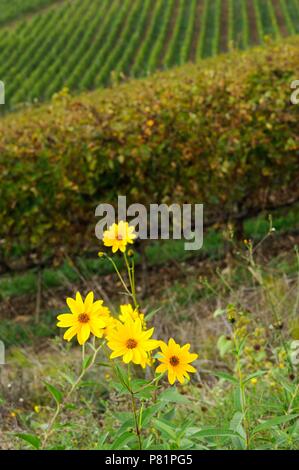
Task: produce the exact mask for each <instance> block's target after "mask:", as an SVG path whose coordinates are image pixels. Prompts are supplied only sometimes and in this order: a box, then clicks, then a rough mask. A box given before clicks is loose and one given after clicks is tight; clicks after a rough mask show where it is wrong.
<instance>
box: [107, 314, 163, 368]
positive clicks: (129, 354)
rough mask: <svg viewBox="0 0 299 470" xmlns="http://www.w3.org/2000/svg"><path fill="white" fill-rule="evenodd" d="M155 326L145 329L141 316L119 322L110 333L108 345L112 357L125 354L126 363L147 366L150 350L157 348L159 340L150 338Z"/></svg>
mask: <svg viewBox="0 0 299 470" xmlns="http://www.w3.org/2000/svg"><path fill="white" fill-rule="evenodd" d="M153 332H154V328H151V329H150V330H147V331H145V330H143V329H142V324H141V320H140V318H136V320H132V319H129V320H127V321H126V323H125V324H122V323H120V322H118V325H117V327H116V328H115V330H114V331H112V333H111V334H109V335H108V337H107V339H108V347H109V348H110V349H111V350H112V351H113V352H112V354H111V356H110V359H114V358H116V357H120V356H123V361H124V363H126V364H128V363H129V362H133V363H134V364H140V365H141V366H142V367H143V368H145V366H146V363H147V360H148V352H149V351H152V350H153V349H156V348H157V347H158V345H159V343H158V341H156V340H153V339H150V337H151V336H152V334H153Z"/></svg>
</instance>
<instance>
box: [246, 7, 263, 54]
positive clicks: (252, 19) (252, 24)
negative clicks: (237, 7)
mask: <svg viewBox="0 0 299 470" xmlns="http://www.w3.org/2000/svg"><path fill="white" fill-rule="evenodd" d="M247 12H248V22H249V38H250V44H253V45H254V44H259V42H260V38H259V33H258V30H257V23H256V15H255V11H254V5H253V0H247Z"/></svg>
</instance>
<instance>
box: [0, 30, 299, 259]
mask: <svg viewBox="0 0 299 470" xmlns="http://www.w3.org/2000/svg"><path fill="white" fill-rule="evenodd" d="M298 64H299V61H298V39H293V40H288V41H287V42H283V43H281V44H274V45H268V46H267V47H266V48H265V49H256V50H253V51H251V52H247V53H242V54H239V53H233V54H231V55H228V56H226V57H222V58H220V59H219V58H218V59H215V60H210V61H208V62H206V65H203V64H199V65H198V66H192V65H190V66H184V67H182V68H180V69H177V70H175V71H173V72H171V73H170V72H165V73H160V74H158V75H155V76H154V77H153V78H149V79H146V80H141V81H132V82H130V83H128V84H126V85H123V86H120V87H117V88H112V89H109V90H106V91H101V92H96V93H91V94H89V95H86V96H80V97H76V98H71V97H70V96H69V94H68V91H67V90H63V91H62V92H61V93H60V94H58V95H56V96H55V97H54V98H53V102H52V103H51V104H49V105H47V106H42V107H40V108H30V109H28V110H27V111H25V112H22V113H19V114H15V115H10V116H8V117H6V118H5V119H3V120H2V121H1V123H0V142H1V144H0V168H1V181H0V187H1V198H0V226H1V237H0V238H1V258H2V262H3V263H6V264H7V265H9V266H11V263H12V257H13V256H14V255H20V254H25V255H26V256H27V257H29V256H30V259H31V261H36V260H37V261H38V262H40V261H41V252H42V251H43V257H45V256H46V255H47V256H50V255H51V256H52V255H53V254H55V256H56V257H58V256H59V254H61V252H62V251H63V250H67V251H69V252H73V253H74V252H76V253H78V252H80V251H81V250H82V249H83V248H89V247H90V244H91V243H94V240H95V239H94V237H90V234H91V233H92V231H93V227H94V225H95V222H96V221H95V218H94V210H95V207H96V205H97V204H98V203H100V202H116V197H117V195H119V194H122V195H127V197H128V202H134V201H138V202H140V203H145V204H149V203H154V202H159V203H161V202H166V203H167V202H178V203H183V202H189V203H194V202H197V203H199V202H204V203H205V205H206V214H207V216H206V217H207V218H209V217H210V214H212V215H213V218H214V219H215V220H217V221H219V222H221V221H222V220H227V219H229V218H230V217H234V216H235V215H236V214H238V216H239V217H241V218H242V217H246V216H248V215H253V214H255V213H257V212H258V211H260V210H262V209H263V208H269V207H275V206H280V205H282V204H289V203H291V202H292V201H293V200H296V199H298V189H299V188H298V184H297V181H298V173H299V158H298V152H299V139H298V121H299V107H298V106H292V105H291V104H290V93H291V91H290V83H291V81H292V80H293V79H294V78H298V76H299V66H298ZM86 226H87V227H88V228H87V229H86ZM90 240H93V241H92V242H91V241H90ZM61 246H62V248H59V249H57V247H61ZM27 261H28V259H27ZM22 262H23V261H22Z"/></svg>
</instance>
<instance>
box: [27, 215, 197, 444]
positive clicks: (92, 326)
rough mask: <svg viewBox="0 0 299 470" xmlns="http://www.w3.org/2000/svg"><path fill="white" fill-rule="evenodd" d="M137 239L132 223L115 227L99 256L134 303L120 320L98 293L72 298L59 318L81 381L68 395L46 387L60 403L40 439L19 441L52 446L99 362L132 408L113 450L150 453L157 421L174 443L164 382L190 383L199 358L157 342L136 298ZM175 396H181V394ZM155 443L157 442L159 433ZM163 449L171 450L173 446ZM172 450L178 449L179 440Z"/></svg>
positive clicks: (125, 307) (122, 307) (126, 306)
mask: <svg viewBox="0 0 299 470" xmlns="http://www.w3.org/2000/svg"><path fill="white" fill-rule="evenodd" d="M135 238H136V235H135V233H134V229H133V227H130V226H129V225H128V223H127V222H123V221H121V222H120V223H119V224H113V225H112V226H111V227H110V228H109V229H108V230H107V231H105V232H104V236H103V244H104V246H105V247H106V248H108V251H107V252H99V257H100V258H103V257H105V258H107V259H108V260H109V261H110V262H111V264H112V265H113V267H114V269H115V272H116V274H117V276H118V278H119V280H120V282H121V285H122V287H123V294H124V295H125V296H126V300H127V299H128V300H129V302H128V301H127V302H126V303H125V302H124V303H122V304H121V305H120V306H119V307H118V308H117V310H118V313H117V314H116V315H115V314H112V312H111V310H110V309H109V308H108V307H107V306H106V305H104V302H103V300H102V299H96V298H95V295H94V293H93V292H89V293H88V294H87V296H86V297H85V298H83V297H82V296H81V294H80V293H79V292H77V293H76V296H75V298H71V297H68V298H67V300H66V303H67V307H68V309H69V310H68V311H66V312H63V313H61V314H59V315H58V317H57V320H58V323H57V326H58V327H59V328H63V329H66V331H65V332H64V334H63V338H64V339H65V340H66V341H67V342H70V341H72V340H73V339H74V338H76V340H77V341H78V343H79V345H80V347H81V350H82V365H81V372H80V373H79V375H78V376H77V378H76V379H72V380H70V382H71V386H70V388H69V390H68V391H67V392H65V393H64V392H62V391H60V390H58V388H56V387H54V385H52V384H50V383H46V387H47V389H48V391H49V392H50V393H51V395H52V396H53V398H54V400H55V403H56V409H55V412H54V413H53V415H52V417H51V418H50V420H49V422H48V423H47V425H46V426H44V433H43V435H42V436H41V438H40V437H37V436H33V435H28V434H26V435H22V436H20V437H22V438H23V439H25V440H27V442H30V443H31V444H32V445H33V446H34V447H36V448H42V449H45V448H48V447H49V444H50V442H51V438H53V437H54V434H55V432H56V431H57V430H59V417H60V413H61V411H62V410H63V409H65V408H67V407H68V406H69V405H70V402H71V398H72V395H73V392H74V391H75V389H77V388H79V387H80V385H82V384H81V382H82V381H83V379H84V377H85V375H86V373H87V372H88V371H89V370H90V369H91V368H93V367H95V366H97V364H98V362H99V360H101V365H102V366H103V367H105V368H109V369H110V371H111V372H110V373H109V374H108V375H109V378H110V377H112V380H111V383H110V385H111V387H112V388H113V389H114V390H115V391H116V393H118V394H119V395H120V397H123V396H128V398H129V400H128V402H129V403H130V404H131V405H130V408H131V411H130V413H131V417H129V418H128V419H127V421H126V422H125V423H123V424H122V425H121V426H120V428H119V429H118V430H115V433H114V436H113V438H112V437H111V438H110V440H111V441H112V442H111V447H112V448H118V447H123V446H125V447H126V448H132V449H146V448H151V446H152V445H153V442H154V435H152V434H150V433H149V432H148V430H147V429H146V428H147V427H148V425H149V423H150V422H151V421H152V420H154V422H155V426H156V429H159V430H160V432H161V433H162V434H164V435H165V433H166V435H167V434H168V437H169V436H170V435H171V436H172V438H174V434H175V432H174V428H172V427H171V426H169V424H167V423H166V419H165V418H163V414H162V412H163V409H164V408H165V392H167V389H166V390H165V382H166V381H163V383H162V377H163V375H164V374H165V373H166V372H167V378H168V382H169V384H170V385H173V384H174V383H175V382H176V381H178V383H179V384H184V383H185V382H187V381H189V380H190V375H189V373H195V372H196V369H195V367H194V366H193V365H191V364H192V363H193V362H194V361H195V360H196V359H197V357H198V356H197V354H194V353H191V352H190V351H189V350H190V344H185V345H183V346H180V345H179V344H177V343H176V342H175V340H174V339H173V338H170V339H169V341H168V343H165V342H164V341H161V340H159V339H158V338H156V337H155V330H154V327H150V326H148V320H149V319H150V318H151V317H152V312H151V313H149V314H148V315H147V316H145V315H144V313H141V311H140V305H139V303H138V300H137V296H136V286H135V266H134V256H133V251H132V250H131V249H130V252H129V253H128V251H127V248H128V246H130V245H132V244H133V243H134V240H135ZM110 250H111V251H112V256H111V253H110V252H109V251H110ZM117 251H119V252H120V253H121V254H122V256H123V259H124V266H125V268H126V277H125V276H124V275H123V274H122V273H121V271H120V270H119V269H118V267H117V265H116V263H115V261H114V259H113V254H114V253H116V252H117ZM100 353H101V354H102V357H101V358H100V357H99V355H100ZM106 370H107V369H106ZM103 375H104V376H105V373H104V374H103ZM106 375H107V372H106ZM174 393H175V396H177V397H180V395H179V393H178V392H177V391H176V390H175V392H174ZM178 400H179V398H178ZM183 400H184V399H183V397H182V401H183ZM120 416H121V415H120ZM126 417H127V414H126ZM120 421H121V418H120ZM155 438H156V439H157V434H156V435H155ZM103 445H104V443H103ZM161 445H162V447H164V448H168V447H167V446H168V444H167V445H166V444H163V443H162V444H161ZM173 445H176V446H177V447H178V446H179V444H178V439H176V444H173ZM178 448H179V447H178Z"/></svg>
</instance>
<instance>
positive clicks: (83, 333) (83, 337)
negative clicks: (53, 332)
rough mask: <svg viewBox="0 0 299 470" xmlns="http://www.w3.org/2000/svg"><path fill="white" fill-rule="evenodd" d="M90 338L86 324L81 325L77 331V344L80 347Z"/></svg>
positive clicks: (88, 327)
mask: <svg viewBox="0 0 299 470" xmlns="http://www.w3.org/2000/svg"><path fill="white" fill-rule="evenodd" d="M89 336H90V326H89V324H88V323H84V324H82V326H81V327H80V328H79V330H78V334H77V338H78V343H79V344H80V345H81V346H82V345H83V344H84V343H86V341H87V340H88V338H89Z"/></svg>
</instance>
